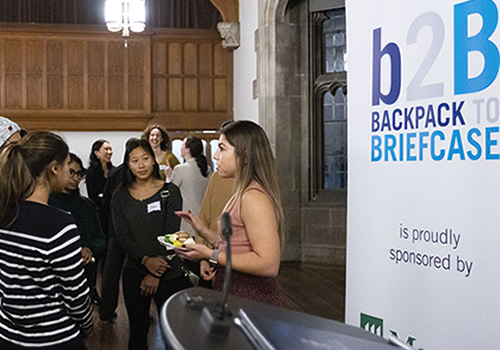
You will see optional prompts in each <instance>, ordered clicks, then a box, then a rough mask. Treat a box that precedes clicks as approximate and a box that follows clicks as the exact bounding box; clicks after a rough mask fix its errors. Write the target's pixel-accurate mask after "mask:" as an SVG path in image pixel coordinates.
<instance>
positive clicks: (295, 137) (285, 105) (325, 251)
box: [256, 0, 346, 265]
mask: <svg viewBox="0 0 500 350" xmlns="http://www.w3.org/2000/svg"><path fill="white" fill-rule="evenodd" d="M259 1H260V2H259V28H258V30H257V32H256V51H257V67H258V68H257V69H258V72H257V82H256V93H257V97H258V99H259V122H260V124H261V125H262V126H263V127H264V128H265V129H266V131H267V132H268V134H269V137H270V139H271V142H272V144H273V147H274V150H275V153H276V157H277V166H278V176H279V178H280V188H281V193H282V197H283V198H282V199H283V206H284V209H285V215H286V220H287V230H286V243H285V247H284V250H283V260H295V261H302V262H319V263H323V264H329V265H345V252H346V204H345V200H344V201H341V202H336V203H334V202H331V201H330V202H329V201H318V200H316V199H314V198H311V194H310V190H309V188H310V184H309V182H310V181H309V179H310V176H311V174H310V171H311V170H310V163H311V162H310V150H311V141H312V140H311V136H310V135H311V110H312V109H311V107H310V103H309V96H310V87H309V85H310V84H309V68H308V67H309V65H310V62H309V57H308V21H307V18H308V13H307V2H306V1H297V0H290V1H289V0H282V1H276V0H274V1H273V0H259Z"/></svg>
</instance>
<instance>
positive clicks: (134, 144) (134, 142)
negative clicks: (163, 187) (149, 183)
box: [121, 137, 161, 187]
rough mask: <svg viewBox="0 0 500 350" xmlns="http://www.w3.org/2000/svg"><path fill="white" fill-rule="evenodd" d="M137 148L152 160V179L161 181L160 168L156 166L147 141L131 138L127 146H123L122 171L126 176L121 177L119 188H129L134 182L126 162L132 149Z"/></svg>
mask: <svg viewBox="0 0 500 350" xmlns="http://www.w3.org/2000/svg"><path fill="white" fill-rule="evenodd" d="M138 147H141V148H142V149H143V150H145V151H146V152H147V153H149V155H150V156H151V158H152V159H153V177H154V178H155V179H160V180H161V176H160V166H159V165H158V163H156V159H155V153H154V151H153V149H152V148H151V145H150V144H149V142H148V141H146V140H144V139H137V138H135V137H133V138H131V139H128V140H127V144H126V145H125V156H124V157H123V166H124V170H125V171H124V172H125V174H126V175H125V176H123V178H122V184H121V187H129V186H130V185H132V183H134V182H135V175H134V174H132V171H131V170H130V167H129V164H128V162H129V160H130V152H132V151H133V150H134V149H136V148H138Z"/></svg>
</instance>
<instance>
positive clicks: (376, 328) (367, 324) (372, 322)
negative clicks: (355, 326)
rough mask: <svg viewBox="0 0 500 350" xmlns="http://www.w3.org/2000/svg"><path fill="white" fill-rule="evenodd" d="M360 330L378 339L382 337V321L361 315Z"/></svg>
mask: <svg viewBox="0 0 500 350" xmlns="http://www.w3.org/2000/svg"><path fill="white" fill-rule="evenodd" d="M360 326H361V328H363V329H364V330H367V331H368V332H370V333H373V334H376V335H378V336H380V337H383V336H384V320H383V319H381V318H378V317H374V316H370V315H366V314H364V313H361V323H360Z"/></svg>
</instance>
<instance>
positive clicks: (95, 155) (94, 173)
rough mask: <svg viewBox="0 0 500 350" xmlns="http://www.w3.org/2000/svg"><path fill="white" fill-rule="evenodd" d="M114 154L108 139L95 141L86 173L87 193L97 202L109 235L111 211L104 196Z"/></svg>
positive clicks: (105, 229)
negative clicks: (108, 210) (103, 198)
mask: <svg viewBox="0 0 500 350" xmlns="http://www.w3.org/2000/svg"><path fill="white" fill-rule="evenodd" d="M112 156H113V148H112V147H111V144H110V143H109V142H108V141H106V140H102V139H100V140H97V141H94V143H93V144H92V150H91V151H90V156H89V168H88V170H87V175H86V185H87V194H88V196H89V198H90V199H91V200H92V201H93V202H94V203H95V204H97V208H98V212H99V219H100V221H101V227H102V230H103V232H104V234H105V235H106V236H107V235H108V217H109V212H106V210H105V209H103V207H102V197H103V192H104V186H105V185H106V180H107V179H108V175H109V172H110V171H111V169H113V164H112V163H111V157H112Z"/></svg>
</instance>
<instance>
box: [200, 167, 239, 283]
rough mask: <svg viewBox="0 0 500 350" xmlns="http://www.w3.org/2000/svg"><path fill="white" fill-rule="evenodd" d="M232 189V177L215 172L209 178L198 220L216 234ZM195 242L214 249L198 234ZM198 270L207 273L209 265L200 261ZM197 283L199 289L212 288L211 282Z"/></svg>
mask: <svg viewBox="0 0 500 350" xmlns="http://www.w3.org/2000/svg"><path fill="white" fill-rule="evenodd" d="M233 187H234V178H232V177H228V178H223V177H222V176H220V175H219V173H218V172H217V171H216V172H214V173H213V174H212V176H211V177H210V180H209V181H208V185H207V190H206V191H205V195H204V196H203V201H202V202H201V208H200V219H201V221H202V222H203V224H204V225H205V226H206V227H207V228H208V229H209V230H211V231H213V232H217V223H218V222H219V219H220V216H221V213H222V210H223V209H224V206H225V205H226V203H227V202H228V201H229V199H230V198H231V197H232V195H233V193H234V191H233ZM195 241H196V243H199V244H204V245H206V246H208V247H209V248H211V249H214V248H215V246H214V245H212V244H210V243H208V242H207V241H206V240H205V239H203V237H201V236H200V235H199V234H198V233H196V236H195ZM199 269H200V270H204V271H208V270H209V269H210V263H209V262H208V260H205V259H202V260H200V262H199ZM198 283H199V284H198V285H199V286H201V287H207V288H211V287H212V282H211V281H206V280H204V279H200V280H199V282H198Z"/></svg>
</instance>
